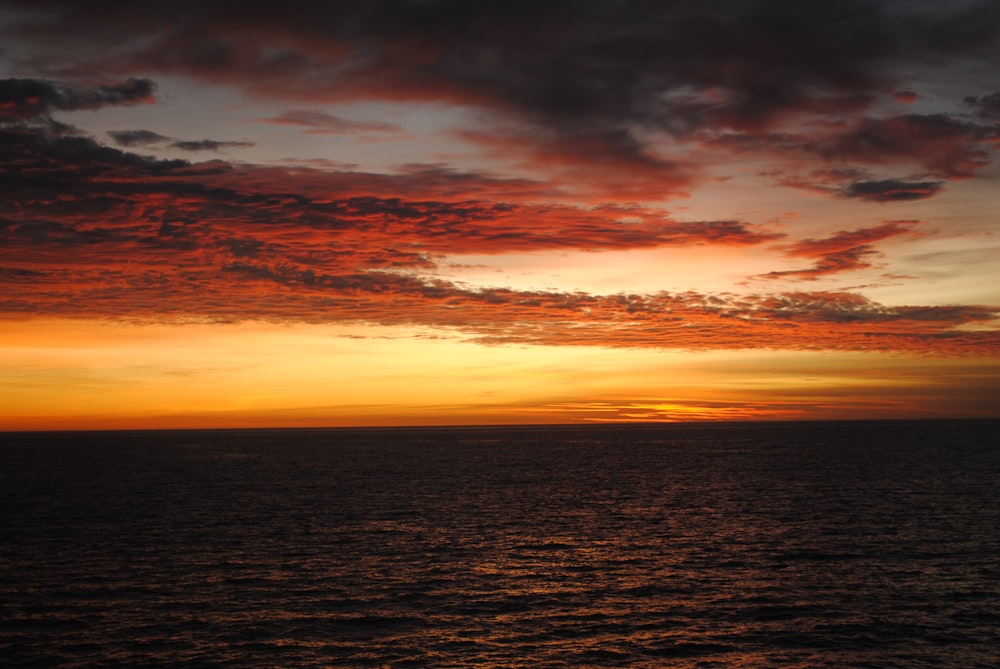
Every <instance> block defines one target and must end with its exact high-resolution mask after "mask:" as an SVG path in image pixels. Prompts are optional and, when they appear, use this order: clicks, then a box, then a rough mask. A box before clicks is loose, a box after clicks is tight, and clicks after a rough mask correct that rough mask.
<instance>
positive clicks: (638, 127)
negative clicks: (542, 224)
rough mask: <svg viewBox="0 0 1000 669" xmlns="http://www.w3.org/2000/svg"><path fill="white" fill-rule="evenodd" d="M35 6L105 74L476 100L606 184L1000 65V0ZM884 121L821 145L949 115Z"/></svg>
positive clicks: (950, 169) (855, 152) (43, 29)
mask: <svg viewBox="0 0 1000 669" xmlns="http://www.w3.org/2000/svg"><path fill="white" fill-rule="evenodd" d="M15 4H22V6H24V7H28V8H30V9H33V10H41V11H38V12H34V13H32V14H30V19H26V20H25V22H24V23H23V24H22V26H20V28H21V33H20V34H22V35H24V36H25V37H26V38H27V39H31V40H34V41H35V43H36V44H39V45H42V46H43V47H44V50H43V51H40V52H39V53H38V54H37V55H35V56H34V60H33V62H36V63H39V62H40V63H43V64H44V63H45V62H51V63H52V65H53V66H56V65H57V64H59V65H61V64H62V59H63V58H65V56H66V55H68V54H72V55H73V56H74V58H76V59H77V62H80V63H81V64H84V65H86V66H88V67H90V68H92V69H94V70H100V71H110V72H120V73H123V74H132V73H134V72H154V73H156V72H158V73H163V74H171V75H186V76H191V77H195V78H198V79H200V80H202V81H206V82H211V83H225V84H235V85H237V86H241V87H243V88H244V89H245V90H248V91H250V92H253V93H256V94H260V95H265V96H269V97H271V98H282V99H285V100H288V101H301V102H308V103H316V104H321V103H326V102H334V101H342V100H358V99H389V100H425V101H445V102H453V103H461V104H467V105H473V106H476V107H479V108H481V109H483V110H485V111H486V112H488V114H487V120H490V119H492V120H493V121H496V122H497V123H498V125H497V132H495V133H493V134H492V136H493V137H494V138H497V139H500V140H501V141H502V139H503V137H504V136H505V135H509V136H510V137H512V138H514V139H515V142H514V146H515V148H517V149H519V150H520V151H522V152H523V153H525V154H528V155H531V154H532V151H533V147H539V151H540V153H538V154H537V155H534V159H535V160H536V161H542V162H545V161H549V162H551V161H557V162H559V161H561V162H562V163H568V162H570V161H573V160H575V161H583V162H585V163H588V164H589V165H591V166H592V169H591V170H590V171H587V170H583V171H581V172H578V173H577V174H575V175H574V176H576V177H578V178H583V177H586V178H587V179H589V181H590V182H593V183H599V182H600V181H601V177H602V176H606V175H607V173H612V172H614V171H615V170H617V169H618V168H617V167H611V168H608V170H605V171H601V170H600V169H599V167H600V166H601V165H603V164H605V162H607V163H609V164H611V165H613V166H618V165H626V166H629V167H631V168H634V171H636V172H639V171H642V170H644V169H645V170H646V171H651V172H652V173H658V174H660V176H670V177H671V181H672V183H673V189H674V190H675V189H676V188H677V187H679V186H681V185H682V182H683V179H681V178H680V176H689V175H687V173H686V172H685V171H683V170H681V171H679V172H678V171H676V170H675V171H674V172H673V173H670V174H668V172H669V169H668V168H669V167H670V166H671V165H672V164H673V163H672V161H671V159H670V158H664V157H663V156H660V155H658V154H657V152H656V151H655V150H653V146H652V145H651V144H650V143H649V141H648V137H647V136H648V135H649V133H665V134H666V135H669V136H673V137H675V138H681V139H684V138H689V137H691V136H692V135H693V134H694V133H706V132H707V133H722V132H739V133H749V134H751V135H755V136H757V135H761V134H764V133H768V132H771V131H773V130H774V128H775V127H776V126H777V125H779V124H781V123H783V122H785V121H786V120H788V119H789V118H796V117H803V116H804V117H808V118H814V119H824V120H829V121H833V120H837V119H842V118H844V117H845V116H853V117H858V116H863V115H864V114H866V113H867V112H868V111H869V110H870V108H871V106H872V104H873V102H874V101H876V100H878V99H887V98H891V97H892V95H893V93H892V91H900V93H897V94H896V98H897V99H911V100H912V99H913V96H915V95H916V92H915V91H912V90H909V89H907V88H906V87H907V86H912V82H908V81H901V77H902V75H901V73H902V72H905V71H908V70H912V69H913V68H914V67H917V68H920V67H924V68H933V67H938V66H947V65H949V64H951V63H954V62H961V61H964V60H971V59H978V60H979V61H981V62H982V61H985V62H986V63H987V64H994V65H996V64H998V60H1000V59H998V57H997V54H998V50H997V46H998V45H997V37H998V31H1000V5H998V4H997V3H996V2H992V1H988V0H981V1H970V2H963V3H935V4H928V3H903V2H890V1H883V2H876V1H873V0H842V1H840V2H835V3H825V2H824V3H821V2H797V1H792V0H712V1H709V2H697V3H693V2H681V1H673V2H669V1H668V2H651V1H650V0H581V1H579V2H568V1H556V2H545V3H537V2H527V1H522V0H503V1H500V0H493V1H487V0H484V1H481V2H458V1H456V0H437V1H435V0H420V1H417V0H382V1H373V2H363V3H362V2H348V3H345V2H332V1H330V2H305V1H296V0H291V1H289V2H283V3H280V4H274V3H263V2H260V3H247V2H239V3H237V2H231V1H222V2H211V3H204V2H184V1H182V2H176V3H170V5H169V6H162V7H160V8H152V7H149V6H147V5H138V4H135V3H130V2H125V1H124V0H109V1H107V2H101V3H88V4H87V5H80V4H79V3H75V2H70V1H69V0H32V1H31V2H30V3H29V2H27V0H23V2H21V3H17V2H15ZM111 39H114V42H113V43H114V44H115V48H114V49H109V48H108V43H109V40H111ZM60 52H61V53H60ZM900 96H902V97H900ZM490 114H492V116H490ZM279 118H280V117H279ZM287 120H288V119H286V121H287ZM300 120H301V119H300ZM328 121H329V120H328ZM879 123H880V121H878V120H872V125H871V126H870V127H867V128H862V130H863V132H862V134H861V135H859V136H857V137H855V138H853V141H852V140H851V138H847V137H845V138H842V140H841V141H840V142H839V143H838V142H833V143H830V144H827V145H825V146H823V147H818V148H819V149H821V150H820V152H821V153H822V152H825V153H826V154H827V155H829V156H831V157H838V158H837V159H844V160H866V159H867V160H872V159H873V158H872V153H873V152H877V151H880V150H883V149H885V150H886V151H888V152H889V153H890V154H893V152H895V154H903V153H907V152H909V153H912V152H915V151H917V149H916V148H914V147H912V146H910V145H908V144H906V139H905V135H906V133H908V132H913V131H916V132H917V133H918V134H919V133H921V132H927V131H928V130H929V129H928V128H927V127H919V126H921V124H923V126H927V125H928V124H931V125H933V123H934V122H933V121H927V122H924V121H919V120H916V121H914V122H913V123H911V124H910V125H909V126H907V127H905V128H902V129H901V130H900V132H899V133H896V128H893V127H881V126H879ZM948 123H949V121H947V120H945V119H942V120H941V122H940V124H939V125H941V126H947V125H948ZM335 125H336V123H335V122H334V124H333V126H329V127H334V126H335ZM904 125H905V124H904ZM316 128H317V129H318V128H319V126H316ZM959 130H961V129H959ZM944 131H945V132H946V133H947V132H948V131H949V128H947V127H944ZM894 133H895V134H894ZM480 137H483V138H488V137H490V133H486V134H484V135H480ZM525 138H530V139H532V140H535V143H532V142H531V141H524V139H525ZM594 149H598V150H596V151H595V150H594ZM925 157H926V158H928V159H930V157H929V156H925ZM970 160H971V162H970ZM983 160H985V157H984V156H982V155H980V154H978V153H975V155H971V156H970V155H969V154H961V153H960V154H957V155H945V156H942V157H941V160H940V161H939V163H940V164H939V165H937V166H936V167H935V170H936V171H937V172H939V173H941V174H954V175H958V174H961V175H967V174H968V173H969V172H970V170H974V169H976V167H975V166H976V165H980V164H981V163H982V161H983ZM678 175H680V176H678ZM667 191H668V192H670V191H671V189H670V188H668V189H667ZM653 192H654V190H653V189H651V188H645V189H643V193H648V194H652V193H653Z"/></svg>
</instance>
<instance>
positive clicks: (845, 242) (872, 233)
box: [760, 221, 919, 281]
mask: <svg viewBox="0 0 1000 669" xmlns="http://www.w3.org/2000/svg"><path fill="white" fill-rule="evenodd" d="M918 222H919V221H886V222H884V223H882V224H881V225H878V226H875V227H872V228H858V229H856V230H841V231H840V232H838V233H836V234H835V235H833V236H831V237H826V238H823V239H804V240H801V241H798V242H795V243H793V244H788V245H785V246H781V247H778V248H780V249H781V250H783V251H784V252H785V254H786V255H788V256H790V257H793V258H811V259H814V260H815V264H814V265H813V266H812V267H810V268H808V269H798V270H784V271H776V272H768V273H767V274H763V275H760V276H761V278H765V279H804V280H809V281H812V280H815V279H818V278H819V277H822V276H827V275H830V274H835V273H838V272H846V271H851V270H857V269H867V268H869V267H871V266H872V263H871V260H872V259H873V258H876V257H879V256H880V254H879V252H878V251H876V250H875V247H874V246H872V244H873V243H874V242H877V241H881V240H884V239H889V238H891V237H898V236H900V235H911V234H913V229H912V228H913V226H914V225H916V224H917V223H918Z"/></svg>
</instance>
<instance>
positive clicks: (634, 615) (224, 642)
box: [0, 421, 1000, 669]
mask: <svg viewBox="0 0 1000 669" xmlns="http://www.w3.org/2000/svg"><path fill="white" fill-rule="evenodd" d="M998 434H1000V423H998V422H996V421H968V422H965V421H940V422H938V421H914V422H906V421H898V422H892V421H887V422H842V423H752V424H671V425H605V426H572V427H569V426H567V427H550V426H545V427H468V428H465V427H463V428H417V429H357V430H353V429H300V430H291V429H290V430H201V431H149V432H140V431H136V432H90V433H87V432H76V433H16V434H15V433H8V434H0V510H2V511H0V513H2V516H0V664H2V665H3V666H5V667H11V666H18V667H21V666H23V667H682V668H693V667H838V668H844V667H906V668H907V669H913V668H915V667H963V668H964V667H984V668H987V667H988V668H990V669H995V668H996V667H1000V438H998Z"/></svg>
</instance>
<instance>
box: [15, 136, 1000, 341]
mask: <svg viewBox="0 0 1000 669" xmlns="http://www.w3.org/2000/svg"><path fill="white" fill-rule="evenodd" d="M0 133H2V136H0V198H2V200H3V201H4V202H7V203H8V204H9V206H8V207H7V208H6V209H5V210H4V212H3V214H2V218H0V236H2V238H3V243H2V244H0V268H2V270H3V271H0V280H2V281H3V287H4V290H2V291H0V310H2V311H3V313H4V314H7V315H8V317H18V316H31V315H39V314H45V315H47V316H65V317H89V318H93V317H105V318H114V319H126V320H133V319H146V320H182V321H183V320H198V321H205V320H209V321H237V320H251V319H268V320H274V321H300V322H368V323H380V324H387V325H405V324H419V325H426V326H433V327H442V328H450V329H453V330H456V331H458V332H461V333H464V334H465V335H466V336H468V337H470V338H473V339H476V340H478V341H482V342H485V343H532V344H547V345H587V346H604V347H653V348H677V349H689V350H707V349H726V348H754V347H765V348H792V349H805V348H810V349H811V348H815V349H837V350H899V351H921V352H927V353H935V354H941V355H986V354H996V353H997V352H998V351H1000V341H998V334H1000V333H998V332H997V331H996V330H987V329H982V330H980V331H966V330H964V329H962V328H963V327H964V326H967V325H970V324H979V325H980V326H983V327H988V324H989V323H990V321H991V319H994V318H996V317H997V315H998V311H997V309H996V308H993V307H989V306H947V307H944V306H913V307H887V306H883V305H879V304H877V303H874V302H871V301H869V300H866V299H865V298H863V297H861V296H858V295H852V294H847V293H823V292H814V293H789V294H779V295H755V296H735V295H728V294H707V293H697V292H687V293H665V292H663V293H651V294H631V293H622V294H588V293H582V292H557V291H523V290H520V291H519V290H513V289H509V288H481V289H473V288H469V287H465V286H461V285H458V284H456V283H453V282H450V281H445V280H442V279H440V278H437V277H436V276H435V270H436V266H437V262H438V259H439V258H440V256H442V255H461V254H490V253H493V254H498V253H511V252H526V251H537V250H545V249H560V250H565V249H578V250H591V251H600V250H608V249H632V248H655V247H659V246H668V245H674V246H681V247H683V246H690V245H695V244H722V245H754V244H761V243H764V242H768V241H772V242H773V241H776V240H777V239H778V238H779V237H780V235H778V234H776V233H774V232H770V231H766V230H760V229H757V228H755V227H753V226H750V225H748V224H746V223H743V222H740V221H677V220H673V219H671V218H669V217H667V216H666V215H664V214H663V212H661V211H659V210H655V209H648V208H644V207H640V206H635V205H630V206H601V207H593V206H573V205H570V204H547V203H540V202H538V201H537V200H533V199H532V197H533V196H534V195H537V194H538V193H539V192H541V191H539V190H538V189H539V188H541V186H539V185H538V184H533V183H531V182H528V181H525V180H507V179H500V178H496V177H490V176H486V175H477V174H475V173H468V172H465V173H463V172H455V171H451V170H446V169H442V168H440V167H434V166H415V165H414V166H409V167H408V168H407V169H405V170H402V171H400V172H399V173H397V174H389V175H385V174H383V175H373V174H365V173H358V172H336V171H329V170H316V169H308V168H304V167H286V166H275V167H266V166H259V165H231V164H229V163H225V162H222V161H209V162H204V163H191V162H188V161H183V160H171V161H166V160H158V159H155V158H149V157H142V156H138V155H135V154H132V153H129V152H126V151H121V150H118V149H113V148H109V147H106V146H101V145H100V144H98V143H97V142H96V141H95V140H93V139H91V138H86V137H79V136H69V137H50V136H47V135H45V133H44V132H42V131H40V130H38V131H35V130H31V129H29V128H21V127H18V128H7V129H0ZM501 196H502V197H501ZM910 228H911V223H909V222H903V221H895V222H893V221H890V222H886V223H884V224H882V225H880V226H875V227H872V228H862V229H856V230H847V231H842V232H840V233H837V234H835V235H833V236H831V237H828V238H824V239H814V240H803V241H800V242H795V243H791V244H788V245H787V246H786V247H785V249H784V250H785V251H786V252H787V253H789V254H790V255H793V256H796V257H806V258H815V259H817V262H818V264H820V265H822V263H828V264H829V263H835V262H838V260H839V261H840V262H841V265H842V267H841V269H844V268H849V267H850V266H851V265H850V263H851V262H853V263H854V266H858V265H859V264H860V263H861V262H862V261H863V259H864V257H865V254H866V253H869V250H868V249H869V248H870V245H871V244H872V243H873V242H876V241H879V240H882V239H887V238H889V237H892V236H895V235H901V234H905V233H906V232H908V231H909V230H910ZM852 254H853V255H852ZM844 259H847V260H844ZM819 269H820V270H822V269H823V268H822V267H820V268H819Z"/></svg>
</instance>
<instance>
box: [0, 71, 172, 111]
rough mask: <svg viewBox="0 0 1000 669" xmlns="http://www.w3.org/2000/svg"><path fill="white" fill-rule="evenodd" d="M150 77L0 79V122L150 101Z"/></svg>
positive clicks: (151, 101) (154, 86) (154, 88)
mask: <svg viewBox="0 0 1000 669" xmlns="http://www.w3.org/2000/svg"><path fill="white" fill-rule="evenodd" d="M155 91H156V84H155V83H154V82H153V81H152V80H150V79H132V78H130V79H126V80H125V81H121V82H106V83H93V84H69V83H64V82H57V81H49V80H46V79H0V121H3V120H23V119H28V118H32V117H44V116H48V115H49V114H50V113H51V112H53V111H78V110H83V109H99V108H101V107H106V106H112V105H135V104H152V103H153V102H154V101H155V100H154V97H153V94H154V93H155Z"/></svg>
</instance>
